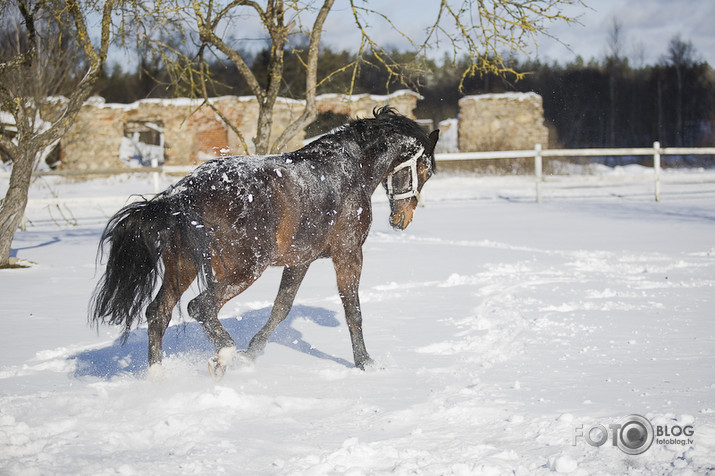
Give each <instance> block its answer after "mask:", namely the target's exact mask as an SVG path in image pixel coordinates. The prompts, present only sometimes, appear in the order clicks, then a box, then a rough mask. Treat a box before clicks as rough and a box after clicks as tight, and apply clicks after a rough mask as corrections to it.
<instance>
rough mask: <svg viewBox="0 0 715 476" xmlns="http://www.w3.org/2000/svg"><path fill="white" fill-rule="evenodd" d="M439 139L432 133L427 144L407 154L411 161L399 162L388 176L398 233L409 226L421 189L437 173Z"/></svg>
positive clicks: (392, 223) (437, 134)
mask: <svg viewBox="0 0 715 476" xmlns="http://www.w3.org/2000/svg"><path fill="white" fill-rule="evenodd" d="M438 138H439V131H438V130H437V131H433V132H432V133H431V134H430V135H429V141H428V143H426V144H424V145H418V146H417V149H416V150H415V149H412V150H411V152H409V153H408V154H407V155H408V157H409V158H408V159H407V160H405V161H403V162H398V163H397V165H395V166H394V167H393V168H392V170H391V171H390V173H388V174H387V177H386V179H385V181H384V183H383V185H384V186H385V189H386V190H387V198H388V199H389V200H390V225H392V228H394V229H396V230H404V229H405V228H407V225H409V224H410V222H411V221H412V217H413V214H414V212H415V208H416V207H417V204H418V203H419V198H420V193H421V192H422V187H424V184H425V183H426V182H427V180H429V178H430V177H431V176H432V175H433V174H434V172H435V170H436V164H435V160H434V148H435V146H436V145H437V139H438Z"/></svg>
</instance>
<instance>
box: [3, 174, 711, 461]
mask: <svg viewBox="0 0 715 476" xmlns="http://www.w3.org/2000/svg"><path fill="white" fill-rule="evenodd" d="M647 174H648V170H647V169H642V168H638V167H637V166H634V167H630V168H623V169H619V170H617V171H613V170H611V171H610V172H609V173H607V179H608V180H607V181H606V182H604V180H605V179H604V178H603V177H601V178H599V177H595V178H594V177H593V176H592V177H585V178H577V177H567V178H563V179H559V180H557V181H550V182H548V183H546V184H545V185H544V203H542V204H535V203H534V198H533V197H534V188H533V185H532V184H531V183H530V182H529V179H528V178H522V177H512V178H488V177H484V178H474V177H454V176H448V175H437V176H435V177H434V178H433V179H432V180H431V182H430V183H429V184H428V185H427V187H425V195H426V203H425V207H424V208H420V209H418V210H417V212H416V216H415V220H414V222H413V223H412V225H411V226H410V227H409V228H408V229H407V230H406V231H405V232H402V233H397V232H394V231H392V230H391V229H390V227H389V226H388V223H387V215H388V210H387V204H386V200H385V198H384V194H383V193H382V191H379V193H378V194H377V195H376V197H375V209H376V213H375V222H374V224H373V229H372V232H371V235H370V237H369V238H368V241H367V243H366V245H365V249H364V251H365V269H364V275H363V279H362V287H361V297H362V304H363V315H364V318H365V323H364V327H365V338H366V342H367V346H368V350H369V351H370V352H371V354H372V356H373V357H374V358H375V360H376V361H377V363H378V365H377V366H376V368H373V369H370V370H368V371H366V372H361V371H359V370H356V369H355V368H353V365H352V352H351V348H350V341H349V336H348V331H347V328H346V326H345V323H344V320H343V317H342V309H341V305H340V301H339V299H338V296H337V293H336V290H335V285H334V272H333V270H332V266H331V264H330V262H328V261H321V262H316V263H315V264H314V265H313V267H312V268H311V270H310V271H309V273H308V276H307V278H306V280H305V282H304V284H303V286H302V288H301V290H300V292H299V294H298V297H297V300H296V306H295V307H294V310H293V311H292V313H291V314H290V316H289V318H288V319H287V321H286V322H285V323H283V324H282V325H281V327H279V329H278V330H277V332H276V333H275V335H274V336H273V338H272V340H271V342H270V343H269V345H268V347H267V349H266V352H265V354H264V355H262V356H261V357H260V358H259V359H258V360H257V361H256V362H255V364H253V365H249V366H235V367H232V368H231V369H230V370H229V372H228V373H227V375H226V376H225V378H224V379H223V380H222V381H220V382H218V383H217V382H214V381H213V380H212V379H211V378H210V377H209V374H208V371H207V365H206V362H207V360H208V358H209V357H210V356H211V355H212V351H211V348H210V345H209V343H208V341H207V339H206V338H205V337H204V336H203V335H202V334H201V332H200V330H199V328H198V325H197V324H195V323H194V322H190V321H189V320H188V317H186V316H187V314H186V313H185V312H184V313H183V316H184V317H183V318H182V317H180V316H179V315H178V314H177V315H176V317H175V322H174V323H173V326H172V327H171V328H170V329H169V331H168V332H167V335H166V338H165V351H166V358H165V361H164V362H165V379H164V380H162V381H159V382H154V381H149V380H147V379H145V371H146V345H147V336H146V330H145V329H143V328H140V329H137V330H135V331H134V332H133V333H132V335H131V337H130V339H129V342H128V343H127V344H126V345H124V346H122V345H120V343H119V341H118V340H117V337H118V330H117V329H113V328H108V327H103V328H101V329H100V330H99V332H97V331H96V330H93V329H91V328H90V327H89V326H88V325H87V317H86V309H87V302H88V299H89V296H90V293H91V291H92V289H93V287H94V284H95V283H96V281H97V279H98V277H99V274H100V272H101V268H100V269H99V270H96V269H95V253H96V246H97V242H98V237H99V234H100V232H101V229H102V227H103V225H104V224H105V223H106V220H107V217H108V216H109V215H110V214H111V213H113V212H114V211H115V210H116V209H117V208H118V207H119V206H120V205H121V204H122V203H121V201H119V202H116V201H115V202H112V201H111V200H109V201H102V200H99V199H97V200H96V201H95V202H92V203H90V204H80V203H70V204H68V205H63V206H61V207H57V206H49V205H45V204H36V205H31V206H30V208H29V209H28V218H29V221H28V225H27V231H25V232H20V233H18V234H17V235H16V237H15V241H14V243H13V253H14V254H15V255H16V256H17V258H20V259H24V260H29V261H33V262H35V263H36V264H35V265H34V266H33V267H31V268H29V269H20V270H2V271H0V290H1V291H0V293H1V295H2V301H1V303H0V311H1V314H0V316H1V317H0V325H1V326H2V329H3V331H2V332H1V333H0V474H3V475H4V474H11V475H14V474H21V475H34V474H38V475H44V474H67V475H77V474H83V475H90V474H91V475H103V474H129V475H131V474H137V475H146V474H152V475H177V474H221V473H223V474H251V475H254V474H316V475H323V474H356V475H357V474H386V473H394V474H427V475H432V474H524V475H531V474H545V473H552V472H561V473H569V472H571V473H573V474H618V473H628V474H668V473H676V474H708V473H710V474H714V473H715V371H714V370H713V369H715V177H714V176H713V174H712V172H707V171H696V172H689V173H686V172H666V173H665V174H664V177H663V186H662V189H663V192H662V201H661V202H660V203H655V202H654V201H653V198H652V188H653V185H652V183H650V182H648V181H646V180H642V179H641V178H640V177H641V176H647ZM621 176H625V179H621V178H619V177H621ZM169 181H170V179H168V178H165V177H164V178H162V186H164V185H166V184H167V183H169ZM6 187H7V180H6V179H3V181H2V182H0V189H2V190H0V192H2V193H3V194H4V192H5V188H6ZM152 187H153V185H152V182H151V178H150V177H133V178H129V177H114V178H112V179H103V180H93V181H89V182H81V181H74V180H68V179H58V178H47V179H42V180H38V181H37V182H35V184H34V185H33V189H32V193H31V196H32V197H34V198H47V197H52V196H59V197H63V198H67V197H83V196H84V197H86V196H96V197H101V196H120V197H126V196H127V195H129V194H131V193H149V192H151V191H152ZM279 278H280V270H276V269H272V270H269V271H268V272H266V274H265V275H264V276H263V277H262V278H261V279H260V280H259V281H258V282H257V283H256V284H254V286H252V287H251V288H250V289H249V290H248V291H246V293H244V295H242V296H239V297H238V298H236V299H235V300H234V301H231V302H230V303H228V304H227V305H226V306H225V307H224V309H223V310H222V312H221V315H220V317H221V319H222V322H223V323H224V325H225V326H226V327H227V329H228V330H229V332H230V333H231V334H232V336H233V337H234V338H235V339H236V341H237V343H238V344H239V346H245V345H246V344H247V342H248V340H249V339H250V337H251V336H252V335H253V333H254V332H255V331H256V330H257V329H258V328H259V327H260V326H261V324H262V322H263V321H264V320H265V319H266V318H267V316H268V313H269V311H270V307H271V303H272V300H273V298H274V295H275V293H276V291H277V288H278V281H279ZM187 301H188V300H187V299H184V300H183V303H184V305H185V304H186V302H187ZM631 414H639V415H643V416H645V417H647V418H648V419H649V420H650V422H651V423H652V425H653V426H654V427H655V428H668V429H669V431H671V432H672V431H674V430H675V428H676V427H677V428H680V429H684V428H692V429H693V432H692V436H690V437H689V439H690V440H692V441H690V442H688V441H687V440H686V438H685V437H681V441H675V442H671V444H663V443H662V442H660V440H656V441H655V442H654V443H653V444H652V446H651V447H650V449H648V450H647V451H646V452H645V453H643V454H641V455H637V456H628V455H627V454H625V453H624V452H622V451H621V450H620V449H618V448H616V447H614V446H613V445H612V444H611V436H612V435H610V434H609V439H608V441H607V442H606V443H605V444H604V445H602V446H600V447H594V446H591V445H589V444H587V443H586V441H585V439H584V438H583V437H581V436H578V435H580V434H582V432H584V431H587V430H588V429H590V428H591V427H592V426H593V425H597V424H601V425H604V427H605V428H608V427H609V425H611V424H614V423H617V422H618V421H619V420H621V419H622V418H624V417H626V416H628V415H631ZM608 431H609V432H612V430H608ZM676 431H677V430H676ZM596 436H597V435H596ZM683 440H685V443H684V444H683V443H682V441H683ZM574 443H575V444H574ZM673 443H674V444H673Z"/></svg>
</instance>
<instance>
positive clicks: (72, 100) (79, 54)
mask: <svg viewBox="0 0 715 476" xmlns="http://www.w3.org/2000/svg"><path fill="white" fill-rule="evenodd" d="M78 1H79V0H57V1H54V0H3V1H2V2H0V21H1V22H2V28H3V30H2V31H3V32H2V35H3V41H2V48H1V49H0V55H1V57H0V106H1V108H2V110H3V111H4V112H5V113H9V114H10V115H11V116H12V118H13V121H12V122H14V124H13V127H9V128H3V129H0V149H2V152H3V154H4V156H5V157H6V158H8V159H9V160H11V161H12V173H11V176H10V183H9V187H8V190H7V193H6V194H5V198H4V199H3V201H2V205H1V208H0V268H1V267H7V266H8V265H9V263H10V245H11V243H12V239H13V236H14V234H15V231H16V230H17V228H18V226H19V224H20V222H21V221H22V218H23V216H24V213H25V208H26V206H27V193H28V189H29V186H30V180H31V177H32V172H33V169H34V167H35V166H36V165H37V162H38V160H40V159H41V158H43V155H44V153H45V151H46V150H47V149H48V148H49V147H50V146H52V145H53V144H55V143H57V141H58V140H59V139H60V137H62V135H63V134H64V133H65V132H66V131H67V130H68V129H69V128H70V126H71V125H72V124H73V122H74V120H75V118H76V116H77V113H78V112H79V109H80V107H81V106H82V104H83V103H84V101H85V100H86V99H87V98H88V97H89V95H90V93H91V89H92V85H93V84H94V83H95V81H96V80H97V79H98V78H99V76H100V74H101V72H102V68H103V65H104V62H105V59H106V57H107V49H108V47H109V39H110V20H111V13H112V10H113V8H114V5H115V1H116V0H105V1H104V3H103V4H100V5H99V11H98V13H99V18H100V20H101V27H100V32H99V40H98V45H97V46H95V45H94V44H93V43H92V40H91V36H90V32H89V30H88V27H87V22H86V16H87V15H88V14H89V11H90V10H89V8H90V7H89V6H81V5H80V4H79V3H78ZM92 5H97V4H96V3H93V4H92ZM56 94H65V95H66V99H63V100H59V99H53V98H52V96H54V95H56Z"/></svg>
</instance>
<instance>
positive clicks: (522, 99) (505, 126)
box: [458, 92, 549, 152]
mask: <svg viewBox="0 0 715 476" xmlns="http://www.w3.org/2000/svg"><path fill="white" fill-rule="evenodd" d="M458 140H459V150H460V152H474V151H485V150H520V149H533V148H534V144H542V145H543V146H544V147H546V146H547V145H548V143H549V131H548V129H547V128H546V126H545V125H544V108H543V105H542V100H541V96H539V95H538V94H536V93H533V92H532V93H504V94H482V95H478V96H467V97H464V98H462V99H460V101H459V139H458Z"/></svg>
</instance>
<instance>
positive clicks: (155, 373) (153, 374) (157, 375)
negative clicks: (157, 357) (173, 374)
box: [146, 364, 164, 382]
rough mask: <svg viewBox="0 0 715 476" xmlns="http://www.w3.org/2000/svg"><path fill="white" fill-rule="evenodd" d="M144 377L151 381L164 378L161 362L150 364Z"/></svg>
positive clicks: (159, 380)
mask: <svg viewBox="0 0 715 476" xmlns="http://www.w3.org/2000/svg"><path fill="white" fill-rule="evenodd" d="M146 377H147V379H148V380H149V381H151V382H161V381H162V380H164V368H163V367H162V366H161V364H152V365H150V366H149V369H148V370H147V372H146Z"/></svg>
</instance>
